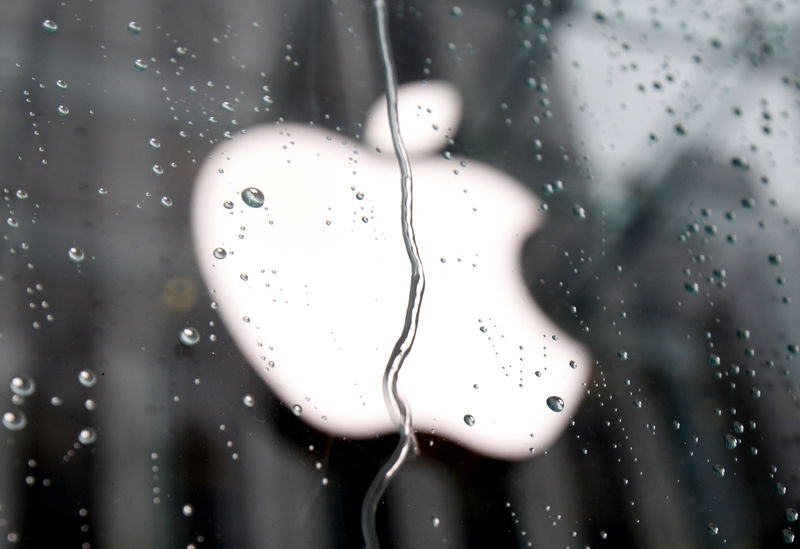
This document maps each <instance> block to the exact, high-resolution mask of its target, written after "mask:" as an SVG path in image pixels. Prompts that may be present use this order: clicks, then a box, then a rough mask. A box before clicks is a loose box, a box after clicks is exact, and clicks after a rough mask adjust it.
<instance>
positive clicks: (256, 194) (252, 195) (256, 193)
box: [242, 187, 265, 208]
mask: <svg viewBox="0 0 800 549" xmlns="http://www.w3.org/2000/svg"><path fill="white" fill-rule="evenodd" d="M242 200H243V201H244V203H245V204H247V205H248V206H250V207H251V208H260V207H261V206H263V205H264V200H265V198H264V193H262V192H261V189H258V188H256V187H247V188H246V189H245V190H243V191H242Z"/></svg>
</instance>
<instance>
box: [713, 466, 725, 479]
mask: <svg viewBox="0 0 800 549" xmlns="http://www.w3.org/2000/svg"><path fill="white" fill-rule="evenodd" d="M713 470H714V476H716V477H717V478H722V477H724V476H725V467H723V466H722V465H720V464H719V463H717V464H715V465H714V467H713Z"/></svg>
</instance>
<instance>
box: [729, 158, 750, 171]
mask: <svg viewBox="0 0 800 549" xmlns="http://www.w3.org/2000/svg"><path fill="white" fill-rule="evenodd" d="M731 166H733V167H734V168H738V169H740V170H745V171H746V170H749V169H750V163H749V162H748V161H747V159H746V158H745V157H743V156H736V157H734V158H731Z"/></svg>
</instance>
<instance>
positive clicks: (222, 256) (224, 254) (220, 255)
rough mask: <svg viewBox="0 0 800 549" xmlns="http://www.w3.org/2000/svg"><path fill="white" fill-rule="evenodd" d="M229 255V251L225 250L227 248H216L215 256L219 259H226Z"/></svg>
mask: <svg viewBox="0 0 800 549" xmlns="http://www.w3.org/2000/svg"><path fill="white" fill-rule="evenodd" d="M227 256H228V252H227V251H225V248H214V257H215V258H217V259H225V258H226V257H227Z"/></svg>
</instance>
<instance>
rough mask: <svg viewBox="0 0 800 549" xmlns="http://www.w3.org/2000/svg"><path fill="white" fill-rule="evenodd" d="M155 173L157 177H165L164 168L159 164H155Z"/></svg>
mask: <svg viewBox="0 0 800 549" xmlns="http://www.w3.org/2000/svg"><path fill="white" fill-rule="evenodd" d="M153 173H154V174H156V175H164V168H163V167H161V165H159V164H153Z"/></svg>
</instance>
